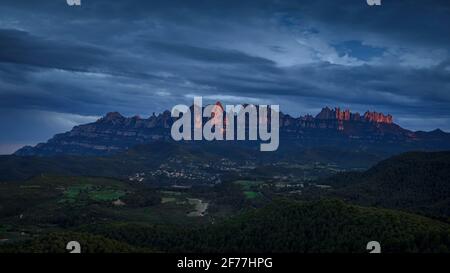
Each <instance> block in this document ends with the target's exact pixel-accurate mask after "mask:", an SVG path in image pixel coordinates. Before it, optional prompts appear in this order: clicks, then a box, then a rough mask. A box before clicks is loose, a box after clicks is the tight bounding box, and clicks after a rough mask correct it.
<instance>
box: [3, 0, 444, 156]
mask: <svg viewBox="0 0 450 273" xmlns="http://www.w3.org/2000/svg"><path fill="white" fill-rule="evenodd" d="M342 2H345V3H342ZM448 25H450V4H449V3H448V1H438V0H434V1H411V0H404V1H383V4H382V6H380V7H370V6H368V5H367V4H366V1H364V0H353V1H325V0H319V1H277V0H258V1H245V0H240V1H233V0H228V1H219V0H217V1H215V0H214V1H211V0H204V1H202V0H195V1H185V0H172V1H138V0H133V1H107V0H96V1H93V0H92V1H90V0H84V1H82V6H81V7H70V6H68V5H67V4H66V3H65V1H64V0H61V1H21V0H14V1H13V0H4V1H2V4H1V9H0V109H1V116H0V131H1V132H2V134H1V137H0V143H1V145H0V153H5V152H10V151H11V150H12V149H13V148H11V147H16V146H18V145H21V144H27V143H29V144H33V143H36V142H39V141H44V140H46V139H47V138H49V137H51V136H52V135H53V134H54V133H57V132H60V131H64V130H69V129H70V128H71V127H72V126H73V125H75V124H78V123H83V122H87V121H91V120H94V119H95V118H96V117H98V116H101V115H103V114H104V113H106V112H108V111H120V112H122V113H124V114H126V115H134V114H140V115H143V116H145V115H150V114H151V113H152V112H160V111H163V110H165V109H169V108H171V107H172V106H173V105H175V104H179V103H186V104H187V103H191V100H192V97H193V96H194V95H203V96H205V98H206V100H210V101H213V100H216V99H220V100H223V101H224V102H225V103H227V102H229V103H237V102H240V101H241V102H242V103H245V102H250V103H272V104H279V105H280V108H281V110H282V111H283V112H287V113H290V114H292V115H294V116H298V115H300V114H305V113H312V114H315V112H317V111H319V109H320V108H321V107H322V106H325V105H328V106H340V107H349V108H351V109H353V110H356V111H365V110H368V109H370V110H377V111H384V112H389V113H391V114H393V115H394V117H395V119H396V122H398V123H399V124H400V125H403V126H405V127H407V128H409V129H413V130H419V129H420V130H431V129H434V128H437V127H440V128H442V129H444V130H450V113H449V109H450V57H449V48H450V29H449V28H448V27H447V26H448ZM25 128H26V129H25ZM8 147H9V148H8Z"/></svg>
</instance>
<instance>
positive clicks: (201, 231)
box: [84, 200, 450, 253]
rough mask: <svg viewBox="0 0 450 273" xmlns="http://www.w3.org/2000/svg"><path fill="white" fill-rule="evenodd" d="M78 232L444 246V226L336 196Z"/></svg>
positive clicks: (267, 249)
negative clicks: (203, 221)
mask: <svg viewBox="0 0 450 273" xmlns="http://www.w3.org/2000/svg"><path fill="white" fill-rule="evenodd" d="M84 231H86V232H92V233H95V234H101V235H103V236H105V237H108V238H112V239H115V240H118V241H122V242H126V243H129V244H131V245H136V246H140V247H149V248H151V249H156V250H160V251H163V252H196V253H197V252H198V253H202V252H203V253H205V252H208V253H209V252H212V253H217V252H219V253H220V252H221V253H224V252H227V253H237V252H239V253H242V252H246V253H261V252H264V253H271V252H281V253H287V252H296V253H318V252H321V253H333V252H337V253H342V252H343V253H363V252H367V251H366V244H367V243H368V242H369V241H378V242H380V243H381V245H382V251H383V252H394V253H398V252H401V253H403V252H439V253H442V252H444V253H445V252H449V251H450V226H449V225H446V224H443V223H441V222H438V221H433V220H430V219H428V218H424V217H420V216H416V215H412V214H407V213H401V212H396V211H391V210H384V209H374V208H363V207H356V206H352V205H346V204H345V203H343V202H342V201H337V200H323V201H318V202H293V201H286V200H278V201H276V202H274V203H273V204H271V205H269V206H267V207H265V208H263V209H257V210H255V211H253V212H248V213H245V214H243V215H240V216H239V217H235V218H232V219H230V220H227V221H225V222H222V223H216V224H212V225H209V226H207V227H203V228H186V227H184V228H182V227H175V226H142V225H129V224H116V225H95V226H89V227H87V228H86V229H85V230H84Z"/></svg>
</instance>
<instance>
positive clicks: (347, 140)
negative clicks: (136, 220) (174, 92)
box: [15, 107, 450, 156]
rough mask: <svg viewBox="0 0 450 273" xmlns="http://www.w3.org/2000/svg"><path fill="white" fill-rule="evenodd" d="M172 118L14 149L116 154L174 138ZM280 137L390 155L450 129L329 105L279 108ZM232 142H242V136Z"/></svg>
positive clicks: (98, 126) (433, 142) (102, 125)
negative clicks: (301, 111)
mask: <svg viewBox="0 0 450 273" xmlns="http://www.w3.org/2000/svg"><path fill="white" fill-rule="evenodd" d="M174 121H175V119H174V118H172V117H171V115H170V112H169V111H165V112H163V113H161V114H159V115H155V114H153V115H152V116H151V117H149V118H140V117H139V116H134V117H130V118H127V117H124V116H122V115H121V114H119V113H117V112H112V113H108V114H107V115H105V116H104V117H102V118H100V119H99V120H97V121H96V122H93V123H89V124H84V125H79V126H75V127H74V128H73V129H72V130H71V131H69V132H66V133H61V134H57V135H55V136H54V137H53V138H51V139H50V140H48V141H47V142H46V143H40V144H38V145H36V146H35V147H30V146H26V147H23V148H21V149H19V150H18V151H17V152H16V153H15V155H19V156H55V155H94V156H101V155H111V154H117V153H120V152H123V151H125V150H127V149H130V148H132V147H134V146H136V145H141V144H149V143H154V142H160V141H168V140H170V139H171V137H170V128H171V125H172V124H173V122H174ZM205 121H206V120H205ZM280 137H281V141H280V149H279V151H277V152H275V153H283V152H284V151H287V150H302V149H303V150H305V149H312V148H322V147H328V148H329V147H331V148H336V147H338V148H342V149H351V150H353V151H361V152H369V153H372V154H377V155H381V156H386V155H393V154H396V153H400V152H404V151H410V150H444V149H450V134H448V133H445V132H442V131H440V130H436V131H433V132H412V131H409V130H407V129H403V128H401V127H400V126H398V125H397V124H395V123H394V118H393V117H392V116H391V115H384V114H382V113H377V112H369V111H368V112H366V113H365V114H363V115H361V114H359V113H352V112H350V111H349V110H340V109H339V108H335V109H330V108H328V107H326V108H323V109H322V111H321V112H320V113H319V114H317V115H316V116H315V117H313V116H311V115H306V116H302V117H298V118H294V117H291V116H289V115H285V114H283V113H280ZM233 143H234V144H235V145H242V143H240V142H233ZM283 148H284V149H283ZM275 153H272V155H273V154H275Z"/></svg>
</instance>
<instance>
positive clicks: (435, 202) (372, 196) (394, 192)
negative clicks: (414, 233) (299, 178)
mask: <svg viewBox="0 0 450 273" xmlns="http://www.w3.org/2000/svg"><path fill="white" fill-rule="evenodd" d="M320 183H323V184H329V185H331V186H332V187H333V188H334V189H333V190H332V191H330V192H329V193H328V194H329V195H333V196H338V197H341V198H344V199H345V200H348V201H351V202H355V203H358V204H363V205H368V206H382V207H387V208H401V209H405V210H409V211H413V212H420V213H423V214H427V215H433V216H436V217H444V218H448V217H450V152H429V153H427V152H409V153H405V154H401V155H398V156H394V157H392V158H389V159H387V160H384V161H382V162H380V163H379V164H377V165H376V166H374V167H373V168H371V169H369V170H367V171H365V172H361V173H359V172H349V173H342V174H338V175H335V176H332V177H330V178H328V179H326V180H325V181H321V182H320Z"/></svg>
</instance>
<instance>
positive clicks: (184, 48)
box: [149, 41, 275, 65]
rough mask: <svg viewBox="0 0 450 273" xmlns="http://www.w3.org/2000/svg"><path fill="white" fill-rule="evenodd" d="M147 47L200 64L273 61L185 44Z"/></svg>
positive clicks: (157, 44)
mask: <svg viewBox="0 0 450 273" xmlns="http://www.w3.org/2000/svg"><path fill="white" fill-rule="evenodd" d="M149 46H150V47H151V48H153V49H156V50H157V51H159V52H160V53H166V54H169V55H175V56H180V57H183V58H187V59H192V60H195V61H201V62H213V63H229V64H233V63H235V64H246V65H274V64H275V63H274V62H273V61H270V60H267V59H264V58H259V57H253V56H249V55H247V54H244V53H242V52H239V51H236V50H226V49H211V48H202V47H198V46H192V45H187V44H174V43H164V42H158V41H153V42H150V43H149Z"/></svg>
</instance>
